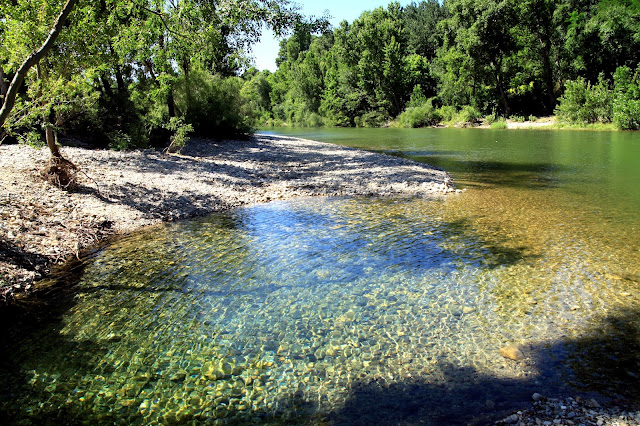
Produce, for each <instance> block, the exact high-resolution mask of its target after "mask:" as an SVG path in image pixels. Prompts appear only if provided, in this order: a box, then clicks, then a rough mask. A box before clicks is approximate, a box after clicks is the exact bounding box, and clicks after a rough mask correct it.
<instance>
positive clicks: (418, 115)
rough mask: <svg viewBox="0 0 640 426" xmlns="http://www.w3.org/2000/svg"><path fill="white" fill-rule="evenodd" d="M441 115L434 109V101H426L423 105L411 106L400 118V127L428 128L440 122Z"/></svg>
mask: <svg viewBox="0 0 640 426" xmlns="http://www.w3.org/2000/svg"><path fill="white" fill-rule="evenodd" d="M440 119H441V117H440V114H438V112H437V111H436V109H435V108H434V107H433V103H432V99H428V100H425V101H424V102H423V103H422V104H421V105H416V106H409V107H408V108H407V109H406V110H404V112H403V113H402V114H400V115H399V116H398V124H399V126H400V127H428V126H435V125H436V124H438V123H439V122H440Z"/></svg>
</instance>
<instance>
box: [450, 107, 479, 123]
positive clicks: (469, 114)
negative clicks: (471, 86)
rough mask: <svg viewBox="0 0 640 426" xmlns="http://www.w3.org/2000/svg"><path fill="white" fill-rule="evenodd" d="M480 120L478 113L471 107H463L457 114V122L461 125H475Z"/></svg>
mask: <svg viewBox="0 0 640 426" xmlns="http://www.w3.org/2000/svg"><path fill="white" fill-rule="evenodd" d="M481 118H482V114H480V111H478V110H477V109H475V108H474V107H472V106H471V105H465V106H463V107H462V109H461V110H460V112H459V113H458V117H457V120H456V121H458V122H461V123H476V122H478V121H479V120H480V119H481Z"/></svg>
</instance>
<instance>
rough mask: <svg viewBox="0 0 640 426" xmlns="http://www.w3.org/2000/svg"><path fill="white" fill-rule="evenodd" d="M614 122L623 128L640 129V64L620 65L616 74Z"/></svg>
mask: <svg viewBox="0 0 640 426" xmlns="http://www.w3.org/2000/svg"><path fill="white" fill-rule="evenodd" d="M614 82H615V83H614V85H615V86H614V93H615V97H614V98H615V100H614V102H613V122H614V123H615V125H616V127H618V128H619V129H622V130H640V65H638V68H637V69H636V72H635V73H633V71H632V70H631V69H630V68H629V67H619V68H618V69H617V70H616V73H615V75H614Z"/></svg>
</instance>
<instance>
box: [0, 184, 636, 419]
mask: <svg viewBox="0 0 640 426" xmlns="http://www.w3.org/2000/svg"><path fill="white" fill-rule="evenodd" d="M510 191H516V192H514V193H512V192H510ZM540 194H542V193H540ZM528 197H529V198H528V200H527V201H526V202H525V201H524V200H523V198H522V197H521V196H520V197H518V196H517V189H513V190H508V189H504V188H502V189H500V190H497V189H487V190H476V191H467V192H466V193H465V194H461V195H459V196H452V197H449V198H448V199H447V200H444V201H425V200H415V199H384V200H378V199H303V200H297V201H292V202H281V203H271V204H266V205H260V206H254V207H249V208H244V209H239V210H237V211H234V212H232V213H229V214H226V215H217V216H213V217H210V218H207V219H201V220H196V221H191V222H184V223H179V224H175V225H171V226H164V227H158V228H155V229H152V230H149V231H146V232H143V233H140V234H136V235H132V236H130V237H127V238H124V239H122V240H120V241H117V242H116V243H114V244H113V245H111V246H109V247H108V248H106V249H105V250H103V251H102V252H99V253H97V254H95V255H94V256H93V258H92V259H90V260H89V261H88V262H87V263H86V265H84V268H83V271H82V273H81V274H79V275H80V278H79V279H78V280H77V281H78V282H77V283H76V284H74V285H73V286H71V288H69V289H66V290H63V291H59V292H58V293H56V294H53V295H49V296H48V297H46V298H45V300H44V302H46V303H48V304H49V305H50V306H52V307H53V308H54V311H53V312H49V313H47V314H46V315H47V318H42V316H43V315H44V314H42V313H41V312H40V311H36V316H35V317H34V316H30V317H29V316H27V317H25V319H24V322H25V323H27V322H33V321H36V323H35V326H32V327H30V328H24V329H21V333H22V335H19V336H14V337H15V338H13V339H11V340H10V341H8V342H6V346H7V348H8V353H7V354H6V357H5V358H4V359H5V360H6V361H5V363H6V365H4V367H3V368H2V375H1V381H2V383H1V384H2V385H3V391H2V398H1V399H0V404H1V405H0V414H3V415H4V416H6V417H8V418H10V419H12V421H21V420H24V421H27V422H28V421H32V422H35V423H40V422H43V421H49V422H52V423H55V422H56V421H58V420H61V419H64V421H66V422H71V423H73V422H79V421H99V422H112V421H118V422H120V423H140V424H142V423H144V424H146V423H149V422H154V421H158V422H162V423H172V422H186V421H189V420H193V421H212V420H217V421H220V422H230V423H248V422H276V423H280V422H307V423H308V422H311V423H316V422H323V421H328V422H332V423H339V424H340V423H363V424H364V423H368V424H371V423H372V422H384V423H397V422H403V421H407V422H416V421H418V420H420V421H422V422H426V423H434V424H442V423H447V424H455V423H464V422H467V421H469V420H471V419H472V418H476V419H482V418H483V417H482V416H483V415H489V416H490V415H492V413H496V412H498V413H500V412H501V410H509V409H513V408H514V407H517V406H518V404H520V403H522V402H523V401H526V400H527V399H528V398H529V396H530V395H531V394H532V393H533V392H541V393H544V394H547V395H552V394H554V393H562V392H565V391H567V392H568V391H571V392H573V391H575V388H572V386H574V387H577V388H578V389H580V390H590V389H591V390H601V387H602V386H600V387H597V388H595V387H593V386H596V385H602V384H603V381H604V380H603V379H602V378H600V379H598V377H597V375H598V374H599V369H600V364H599V360H600V359H602V357H611V359H610V360H608V365H610V366H614V367H615V368H614V369H615V370H616V371H617V372H618V373H619V374H618V376H619V377H617V380H618V381H617V382H616V383H617V388H618V390H617V392H620V390H619V389H620V384H622V385H624V384H625V383H626V382H625V380H626V381H628V380H630V379H631V380H635V379H633V377H634V375H637V374H639V373H640V371H639V370H640V368H638V364H637V362H638V358H637V354H638V352H637V351H634V350H633V349H634V348H637V342H636V343H635V346H634V345H633V344H631V343H628V341H625V342H626V343H625V345H624V346H625V347H626V348H628V349H630V350H631V351H630V352H627V353H625V354H620V353H619V352H620V351H621V349H622V348H621V347H620V345H619V344H612V345H610V349H609V350H605V351H604V353H600V352H594V350H593V348H594V345H595V347H598V348H602V347H605V348H606V347H607V345H605V344H603V343H604V342H608V341H609V340H608V337H610V336H611V333H605V334H602V333H600V334H598V333H595V332H592V331H593V330H596V331H597V332H601V330H603V327H602V324H603V323H606V324H610V327H613V328H615V327H618V328H617V329H619V330H624V331H623V332H621V333H619V334H618V335H617V336H619V335H622V334H624V333H625V332H629V330H636V331H637V324H638V322H637V312H636V311H634V304H637V302H638V300H640V289H639V286H638V270H637V265H636V261H637V257H634V256H635V255H636V254H637V253H638V245H637V244H638V242H637V240H634V239H633V238H632V237H633V235H631V236H629V235H627V236H625V235H623V233H617V232H611V233H609V234H608V235H612V237H611V238H609V239H607V238H590V237H589V236H590V235H591V234H590V233H588V234H585V233H584V232H583V229H582V228H583V225H582V224H580V223H577V222H576V221H574V220H573V219H572V218H567V217H566V213H563V212H562V211H554V209H553V208H550V206H551V207H552V206H553V199H550V198H549V197H543V196H537V195H536V194H535V193H533V194H529V195H528ZM514 199H515V200H516V204H513V203H514ZM523 224H525V225H523ZM593 226H594V227H595V225H593ZM604 226H606V224H605V225H604ZM595 234H597V235H604V234H606V233H598V232H595ZM34 303H35V302H34ZM55 309H58V311H56V310H55ZM25 311H27V312H34V310H33V309H32V308H31V307H27V308H25ZM37 315H40V317H38V316H37ZM605 318H606V321H605ZM634 327H636V328H634ZM25 330H26V331H25ZM637 335H638V333H636V335H634V334H633V333H631V335H630V336H628V337H629V339H630V340H629V341H633V339H634V337H637ZM563 342H566V344H565V343H563ZM509 343H517V344H521V345H522V348H523V351H524V352H525V354H526V356H527V357H526V359H525V360H523V361H519V362H514V361H510V360H506V359H504V358H502V357H501V356H500V355H499V353H498V349H499V348H500V347H502V346H504V345H505V344H509ZM585 354H590V355H591V358H588V357H586V355H585ZM576 357H577V359H579V360H585V359H588V360H590V361H589V362H578V363H577V364H576V363H575V362H573V361H572V360H574V359H576ZM615 359H617V361H616V360H615ZM569 367H573V368H569ZM577 367H579V368H577ZM636 377H637V376H636ZM607 383H609V385H608V386H610V382H609V381H607ZM632 383H633V382H632ZM624 396H627V397H634V395H633V394H629V395H627V394H625V395H624Z"/></svg>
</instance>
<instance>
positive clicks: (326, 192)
mask: <svg viewBox="0 0 640 426" xmlns="http://www.w3.org/2000/svg"><path fill="white" fill-rule="evenodd" d="M48 155H49V154H48V151H47V150H46V149H40V150H35V149H33V148H31V147H28V146H25V145H6V146H0V170H1V172H0V286H1V287H0V290H2V294H1V295H0V302H1V301H2V299H3V298H4V299H6V298H7V297H11V295H12V294H13V293H19V292H24V291H25V290H29V289H30V288H32V286H33V283H34V281H36V280H38V279H39V278H42V277H43V276H45V275H46V274H47V273H48V272H49V270H50V268H51V266H52V265H53V264H56V263H61V262H63V261H64V260H66V259H68V258H69V257H70V256H77V255H79V253H80V252H81V251H82V250H84V249H87V248H89V247H92V246H95V245H96V244H98V243H100V242H101V241H104V240H105V239H106V238H108V237H110V236H112V235H115V234H121V233H126V232H130V231H133V230H136V229H138V228H141V227H143V226H147V225H152V224H155V223H159V222H165V221H173V220H177V219H183V218H188V217H194V216H202V215H206V214H209V213H212V212H216V211H221V210H228V209H232V208H234V207H239V206H243V205H249V204H254V203H261V202H266V201H270V200H281V199H288V198H293V197H300V196H349V195H365V196H369V195H371V196H386V195H403V196H420V197H434V196H442V195H443V194H445V193H447V192H452V191H453V190H454V189H453V183H452V180H451V178H450V177H449V175H447V173H445V172H443V171H440V170H437V169H435V168H433V167H430V166H428V165H425V164H421V163H416V162H413V161H410V160H405V159H402V158H397V157H391V156H386V155H381V154H375V153H370V152H366V151H361V150H356V149H351V148H344V147H339V146H336V145H332V144H325V143H320V142H314V141H309V140H302V139H295V138H290V137H281V136H277V137H276V136H267V135H256V136H255V137H253V138H252V139H250V140H247V141H238V140H235V141H221V142H213V141H206V140H192V141H190V142H189V144H188V145H187V147H185V149H184V150H183V152H182V154H181V155H167V154H163V153H162V152H159V151H154V150H145V151H135V152H116V151H104V150H87V149H82V148H71V147H65V148H64V149H63V155H65V156H66V157H67V158H68V159H69V160H71V161H72V162H73V163H75V164H76V165H77V166H78V167H79V168H80V170H81V173H80V174H79V184H80V185H79V188H78V189H77V190H76V191H74V192H65V191H61V190H60V189H58V188H56V187H55V186H52V185H51V184H49V183H47V182H44V181H43V180H42V179H41V178H40V177H39V170H40V169H42V167H43V166H44V165H45V163H46V161H47V159H48Z"/></svg>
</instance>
